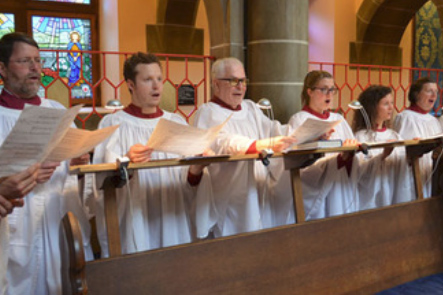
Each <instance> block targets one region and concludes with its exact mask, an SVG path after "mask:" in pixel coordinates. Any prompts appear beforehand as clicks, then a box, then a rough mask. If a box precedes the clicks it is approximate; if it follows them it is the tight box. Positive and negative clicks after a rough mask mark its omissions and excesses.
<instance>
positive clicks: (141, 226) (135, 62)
mask: <svg viewBox="0 0 443 295" xmlns="http://www.w3.org/2000/svg"><path fill="white" fill-rule="evenodd" d="M124 76H125V80H126V83H127V86H128V88H129V91H130V93H131V101H132V103H131V104H130V105H129V106H128V107H126V108H125V109H124V110H122V111H119V112H117V113H114V114H110V115H107V116H105V117H104V118H103V120H102V121H101V122H100V125H99V128H104V127H107V126H112V125H120V127H119V129H118V130H117V131H116V132H115V133H114V134H113V135H112V136H111V137H110V138H109V139H108V140H106V141H105V142H103V143H102V144H100V145H98V146H97V147H96V149H95V152H94V158H93V162H94V163H104V162H111V163H115V161H116V159H117V158H119V157H121V156H122V155H127V156H128V157H129V158H130V159H131V162H146V161H149V160H164V159H168V158H177V157H179V156H178V155H175V154H170V153H165V152H158V151H152V149H150V148H149V147H148V146H146V144H147V142H148V140H149V137H150V136H151V134H152V132H153V131H154V129H155V126H156V125H157V123H158V122H159V120H160V119H161V118H163V119H167V120H171V121H174V122H177V123H180V124H186V121H185V120H184V119H183V118H182V117H180V116H179V115H176V114H172V113H169V112H166V111H163V110H161V109H160V108H159V107H158V105H159V103H160V98H161V94H162V89H163V78H162V70H161V65H160V61H159V60H158V58H157V57H156V56H155V55H152V54H144V53H140V52H139V53H137V54H135V55H133V56H131V57H130V58H129V59H128V60H126V62H125V65H124ZM202 169H203V167H199V166H190V167H188V166H180V167H165V168H155V169H141V170H137V171H135V173H134V175H133V176H132V178H131V179H130V181H129V184H127V185H125V186H123V187H122V188H120V189H117V204H118V215H119V223H120V229H121V231H120V233H121V243H122V252H123V253H133V252H136V251H144V250H150V249H156V248H160V247H168V246H173V245H178V244H183V243H190V242H191V241H193V240H195V238H196V237H197V238H205V237H206V236H207V234H208V232H209V228H212V226H213V223H214V222H215V218H216V217H215V211H214V210H211V209H212V208H213V207H211V206H212V201H211V187H210V181H209V176H208V174H207V172H203V171H202ZM101 182H102V179H101V178H99V177H98V182H97V187H98V188H100V186H101ZM97 197H98V199H97V205H98V207H97V212H96V214H97V217H96V218H97V231H98V235H99V240H100V244H101V246H102V256H105V257H106V256H108V255H109V253H108V242H107V236H106V227H105V219H104V216H103V212H104V211H103V210H104V208H103V205H104V203H103V191H101V190H100V191H99V193H98V194H97Z"/></svg>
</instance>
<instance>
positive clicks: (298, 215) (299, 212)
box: [291, 168, 306, 223]
mask: <svg viewBox="0 0 443 295" xmlns="http://www.w3.org/2000/svg"><path fill="white" fill-rule="evenodd" d="M291 184H292V197H293V199H294V214H295V220H296V221H295V222H296V223H304V222H305V221H306V218H305V206H304V204H303V193H302V189H301V178H300V169H299V168H292V169H291Z"/></svg>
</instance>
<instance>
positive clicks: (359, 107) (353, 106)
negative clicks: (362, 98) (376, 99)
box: [348, 100, 375, 156]
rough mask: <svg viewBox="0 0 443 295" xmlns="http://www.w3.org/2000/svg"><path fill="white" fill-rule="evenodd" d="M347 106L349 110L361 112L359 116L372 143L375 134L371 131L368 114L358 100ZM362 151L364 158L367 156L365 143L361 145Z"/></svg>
mask: <svg viewBox="0 0 443 295" xmlns="http://www.w3.org/2000/svg"><path fill="white" fill-rule="evenodd" d="M348 106H349V107H350V108H351V109H354V110H359V111H360V112H361V114H362V116H363V120H364V121H365V125H366V133H367V134H368V136H369V140H370V141H372V142H374V141H375V132H374V130H372V125H371V120H369V116H368V113H367V112H366V110H365V108H364V107H363V105H362V104H361V103H360V102H359V101H358V100H354V101H352V102H351V103H349V104H348ZM362 149H363V153H364V154H365V155H366V156H368V149H367V145H366V144H365V143H363V144H362Z"/></svg>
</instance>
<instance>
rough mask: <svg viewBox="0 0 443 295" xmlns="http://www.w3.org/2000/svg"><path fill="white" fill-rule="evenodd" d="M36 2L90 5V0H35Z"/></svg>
mask: <svg viewBox="0 0 443 295" xmlns="http://www.w3.org/2000/svg"><path fill="white" fill-rule="evenodd" d="M36 1H46V2H69V3H76V4H91V0H36Z"/></svg>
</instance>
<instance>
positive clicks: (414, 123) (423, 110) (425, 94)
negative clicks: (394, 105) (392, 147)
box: [394, 77, 443, 198]
mask: <svg viewBox="0 0 443 295" xmlns="http://www.w3.org/2000/svg"><path fill="white" fill-rule="evenodd" d="M437 94H438V88H437V84H436V83H435V82H434V81H433V80H432V79H430V78H429V77H423V78H420V79H418V80H417V81H415V82H414V83H412V85H411V88H410V90H409V96H408V99H409V102H410V106H409V108H407V109H406V110H404V111H403V112H401V113H400V114H398V115H397V117H396V118H395V121H394V130H395V131H397V132H398V133H399V134H400V136H401V137H403V138H404V139H413V138H426V137H430V136H433V135H437V134H440V133H442V132H443V130H442V127H441V125H440V122H439V121H438V120H437V119H436V118H435V117H434V116H432V115H430V114H429V112H430V111H431V110H432V108H433V107H434V104H435V102H436V101H437ZM420 174H421V176H422V181H423V196H424V197H425V198H427V197H430V196H431V181H430V178H431V176H432V153H431V152H429V153H428V154H425V155H423V157H422V158H421V159H420Z"/></svg>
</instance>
